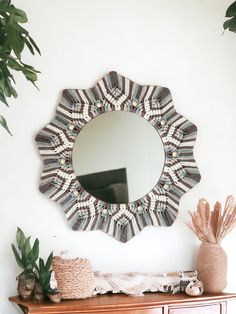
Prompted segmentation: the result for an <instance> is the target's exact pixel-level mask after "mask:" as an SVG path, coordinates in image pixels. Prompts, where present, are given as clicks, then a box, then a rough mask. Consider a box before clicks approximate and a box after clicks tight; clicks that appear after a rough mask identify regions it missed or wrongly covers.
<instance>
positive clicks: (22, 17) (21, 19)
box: [14, 8, 28, 23]
mask: <svg viewBox="0 0 236 314" xmlns="http://www.w3.org/2000/svg"><path fill="white" fill-rule="evenodd" d="M14 18H15V20H16V21H17V22H18V23H27V22H28V18H27V15H26V13H25V11H23V10H20V9H17V8H15V16H14Z"/></svg>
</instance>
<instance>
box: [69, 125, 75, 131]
mask: <svg viewBox="0 0 236 314" xmlns="http://www.w3.org/2000/svg"><path fill="white" fill-rule="evenodd" d="M74 127H75V126H74V124H72V123H71V124H69V126H68V128H69V130H71V131H72V130H74Z"/></svg>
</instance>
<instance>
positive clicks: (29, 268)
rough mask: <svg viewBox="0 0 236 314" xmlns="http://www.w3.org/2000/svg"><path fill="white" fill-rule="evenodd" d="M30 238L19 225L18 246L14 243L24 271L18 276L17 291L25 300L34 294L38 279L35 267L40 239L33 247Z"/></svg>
mask: <svg viewBox="0 0 236 314" xmlns="http://www.w3.org/2000/svg"><path fill="white" fill-rule="evenodd" d="M30 238H31V237H26V236H25V234H24V232H23V231H22V230H21V229H20V228H19V227H18V228H17V232H16V244H17V247H16V246H15V245H14V244H12V250H13V253H14V255H15V258H16V262H17V264H18V265H19V266H20V268H22V269H23V272H22V273H21V274H20V275H19V276H18V277H17V278H18V286H17V291H18V293H19V295H20V296H21V297H22V298H23V299H24V300H28V299H30V298H31V297H32V295H33V290H34V286H35V280H36V276H35V272H34V268H35V265H36V261H37V259H38V256H39V240H38V239H36V240H35V241H34V244H33V247H31V244H30Z"/></svg>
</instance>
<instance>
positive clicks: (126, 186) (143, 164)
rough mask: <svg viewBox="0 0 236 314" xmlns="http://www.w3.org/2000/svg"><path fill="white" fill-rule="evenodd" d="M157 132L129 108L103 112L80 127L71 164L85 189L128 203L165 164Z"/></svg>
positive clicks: (151, 182)
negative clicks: (127, 110)
mask: <svg viewBox="0 0 236 314" xmlns="http://www.w3.org/2000/svg"><path fill="white" fill-rule="evenodd" d="M164 159H165V154H164V147H163V144H162V141H161V138H160V135H159V134H158V132H157V131H156V130H155V128H154V127H153V126H152V125H151V124H150V123H149V122H148V121H147V120H146V119H144V118H142V117H140V116H139V115H137V114H135V113H132V112H125V111H112V112H106V113H103V114H101V115H99V116H97V117H96V118H94V119H93V120H91V121H90V122H89V123H87V124H86V125H85V126H84V127H83V129H82V130H81V131H80V133H79V135H78V137H77V139H76V141H75V143H74V147H73V168H74V171H75V174H76V176H77V178H78V180H79V182H80V184H81V185H82V186H83V188H84V189H85V190H87V191H88V192H89V193H90V194H92V195H93V196H95V197H97V198H98V199H100V200H102V201H105V202H108V203H128V202H133V201H136V200H137V199H139V198H141V197H143V196H144V195H145V194H147V193H148V192H149V191H150V190H152V188H153V187H154V186H155V185H156V184H157V182H158V180H159V178H160V175H161V173H162V169H163V166H164Z"/></svg>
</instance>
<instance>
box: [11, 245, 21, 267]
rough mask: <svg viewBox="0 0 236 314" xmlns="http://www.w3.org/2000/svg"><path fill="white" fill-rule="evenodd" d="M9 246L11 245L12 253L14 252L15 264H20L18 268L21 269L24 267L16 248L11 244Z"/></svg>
mask: <svg viewBox="0 0 236 314" xmlns="http://www.w3.org/2000/svg"><path fill="white" fill-rule="evenodd" d="M11 247H12V250H13V253H14V255H15V259H16V262H17V264H18V265H19V266H20V268H23V269H24V266H23V264H22V261H21V258H20V256H19V254H18V252H17V250H16V248H15V245H14V244H12V245H11Z"/></svg>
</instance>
